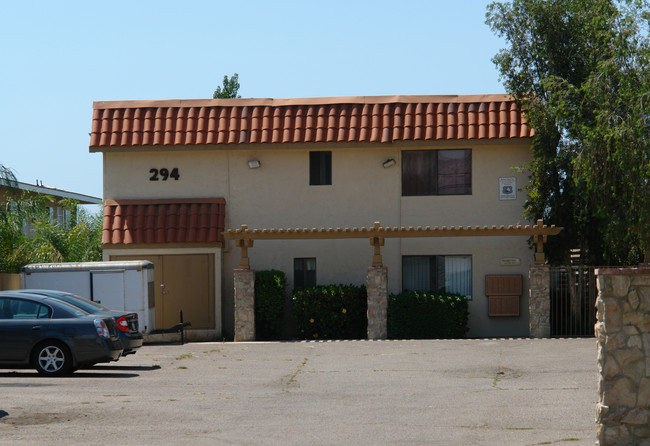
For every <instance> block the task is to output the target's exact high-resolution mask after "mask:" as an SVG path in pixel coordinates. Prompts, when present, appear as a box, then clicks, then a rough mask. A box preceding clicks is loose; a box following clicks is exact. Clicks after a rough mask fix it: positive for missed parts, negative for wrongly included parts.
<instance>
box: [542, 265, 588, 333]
mask: <svg viewBox="0 0 650 446" xmlns="http://www.w3.org/2000/svg"><path fill="white" fill-rule="evenodd" d="M595 269H596V268H595V267H592V266H568V267H553V268H551V289H550V294H551V336H552V337H567V336H568V337H592V336H594V324H595V323H596V307H595V305H596V295H597V293H598V291H597V289H596V276H595V274H594V271H595Z"/></svg>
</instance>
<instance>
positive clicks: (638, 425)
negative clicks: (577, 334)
mask: <svg viewBox="0 0 650 446" xmlns="http://www.w3.org/2000/svg"><path fill="white" fill-rule="evenodd" d="M596 275H597V280H598V298H597V300H596V308H597V310H598V313H597V322H596V326H595V331H596V337H597V338H598V372H599V378H600V380H599V383H598V393H599V399H598V405H597V412H596V414H597V415H596V429H597V437H596V438H597V444H598V445H600V446H613V445H628V444H629V445H646V446H648V445H650V268H648V267H643V268H601V269H598V270H596Z"/></svg>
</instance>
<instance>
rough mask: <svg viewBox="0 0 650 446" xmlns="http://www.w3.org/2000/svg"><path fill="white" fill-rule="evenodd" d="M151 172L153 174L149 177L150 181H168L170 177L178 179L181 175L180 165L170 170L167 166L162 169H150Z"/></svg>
mask: <svg viewBox="0 0 650 446" xmlns="http://www.w3.org/2000/svg"><path fill="white" fill-rule="evenodd" d="M149 173H150V174H151V176H150V177H149V181H160V180H162V181H167V180H168V179H169V178H173V179H174V180H177V181H178V179H179V178H180V177H181V176H180V175H179V173H178V167H174V168H172V170H171V171H170V170H169V169H167V168H166V167H163V168H162V169H156V168H153V169H149Z"/></svg>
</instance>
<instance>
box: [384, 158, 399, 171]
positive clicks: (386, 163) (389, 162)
mask: <svg viewBox="0 0 650 446" xmlns="http://www.w3.org/2000/svg"><path fill="white" fill-rule="evenodd" d="M395 164H396V163H395V160H394V159H393V158H388V159H387V160H386V161H384V162H383V163H382V164H381V165H382V166H384V169H388V168H389V167H393V166H394V165H395Z"/></svg>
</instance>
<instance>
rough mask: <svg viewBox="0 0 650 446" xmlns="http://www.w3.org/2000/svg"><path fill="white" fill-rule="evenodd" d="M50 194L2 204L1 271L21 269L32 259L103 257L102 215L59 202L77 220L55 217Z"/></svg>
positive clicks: (40, 261)
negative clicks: (49, 210)
mask: <svg viewBox="0 0 650 446" xmlns="http://www.w3.org/2000/svg"><path fill="white" fill-rule="evenodd" d="M52 200H53V199H52V198H51V197H48V196H42V195H39V196H30V195H22V196H21V197H19V198H14V199H9V200H7V202H5V203H3V204H2V205H1V206H0V272H6V273H18V272H20V269H21V268H22V267H23V266H25V265H27V264H29V263H42V262H45V263H47V262H84V261H97V260H101V259H102V249H101V237H102V217H101V215H99V214H91V213H88V212H86V211H85V210H83V209H80V210H77V209H78V203H77V202H76V201H74V200H64V201H62V202H59V205H62V206H63V207H64V208H66V209H68V210H70V211H71V213H72V215H73V216H74V218H73V219H72V220H73V221H71V222H67V223H59V222H55V221H52V220H51V218H50V215H49V212H48V211H47V205H48V204H51V202H52Z"/></svg>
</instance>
